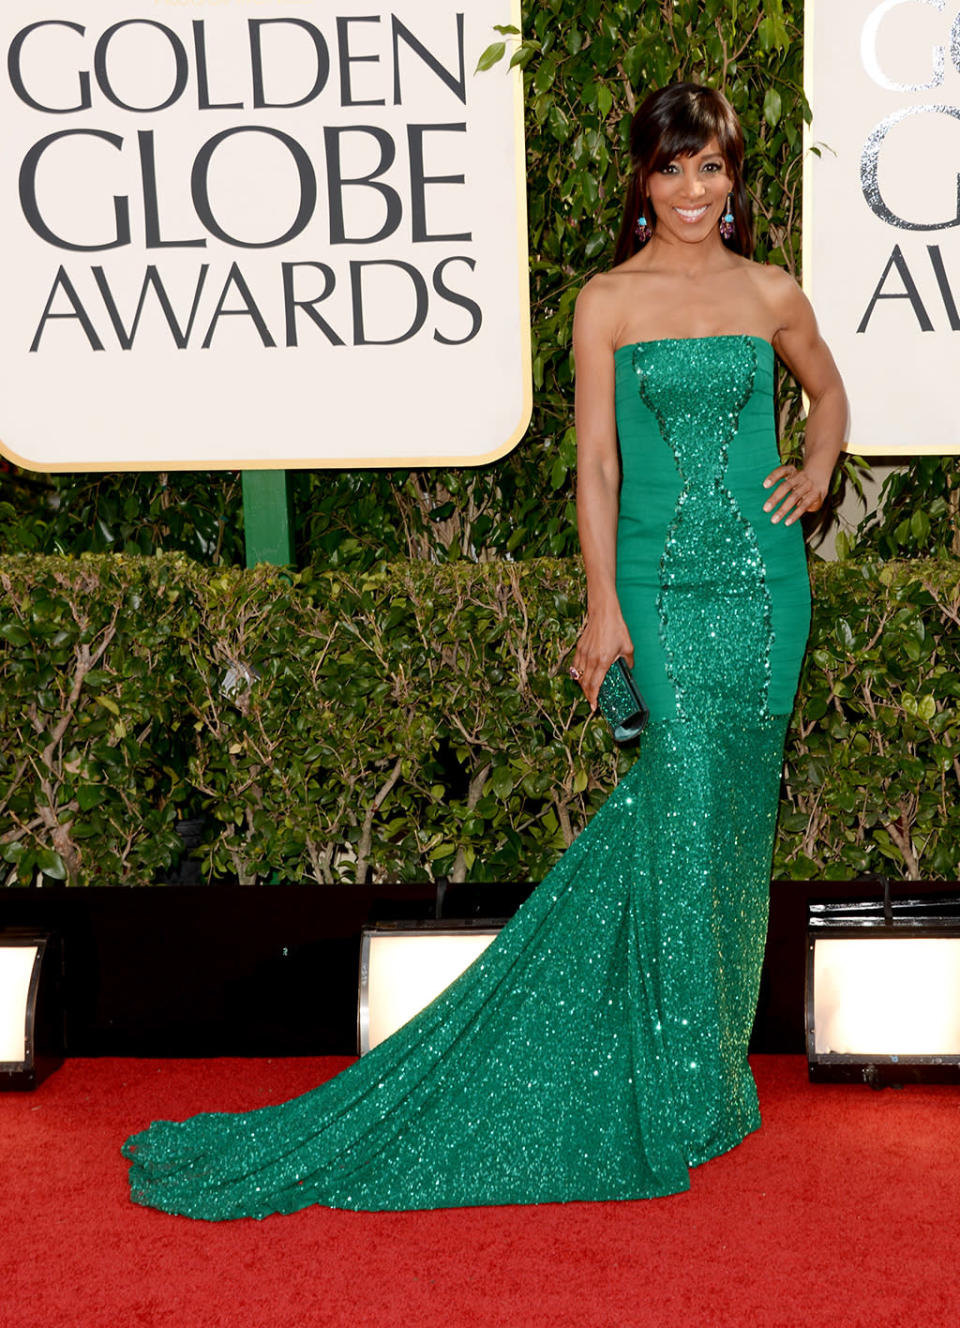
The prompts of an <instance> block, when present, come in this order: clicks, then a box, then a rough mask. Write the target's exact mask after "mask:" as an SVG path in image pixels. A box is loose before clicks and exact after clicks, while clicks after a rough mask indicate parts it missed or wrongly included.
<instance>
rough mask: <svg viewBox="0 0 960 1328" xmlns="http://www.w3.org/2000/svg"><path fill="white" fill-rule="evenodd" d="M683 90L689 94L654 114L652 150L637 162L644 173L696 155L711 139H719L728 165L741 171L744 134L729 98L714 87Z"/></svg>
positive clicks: (733, 169)
mask: <svg viewBox="0 0 960 1328" xmlns="http://www.w3.org/2000/svg"><path fill="white" fill-rule="evenodd" d="M683 92H685V93H686V95H681V96H680V97H676V98H672V99H670V100H672V101H673V104H672V105H669V104H667V105H662V106H661V107H658V110H660V111H661V114H659V115H658V114H655V115H654V116H653V117H651V118H652V119H653V121H654V123H653V124H651V125H650V127H649V128H650V130H652V132H651V133H648V135H647V136H646V137H647V143H648V144H649V154H644V156H645V160H642V161H641V162H638V163H637V164H638V165H639V166H640V168H641V169H642V170H643V172H644V173H645V174H650V173H652V172H654V171H659V170H662V169H663V167H664V166H668V165H669V164H670V162H671V161H673V160H674V158H675V157H693V156H695V155H696V154H697V153H698V152H702V151H703V149H704V148H705V147H706V146H707V144H708V143H709V142H710V140H711V139H716V140H717V145H718V147H719V149H720V154H721V156H722V157H723V158H724V161H725V162H726V164H727V166H728V167H729V168H730V169H731V170H732V171H733V172H734V174H739V170H740V167H741V164H742V161H743V134H742V131H741V129H740V124H739V121H738V120H737V118H736V115H735V114H734V113H733V111H732V108H731V107H730V105H729V103H728V102H727V100H726V98H725V97H723V96H722V95H720V94H719V93H717V92H715V91H714V90H713V89H712V88H697V89H696V90H692V89H683ZM666 100H667V99H666V98H665V99H664V101H666ZM657 122H659V123H657ZM645 146H646V145H645Z"/></svg>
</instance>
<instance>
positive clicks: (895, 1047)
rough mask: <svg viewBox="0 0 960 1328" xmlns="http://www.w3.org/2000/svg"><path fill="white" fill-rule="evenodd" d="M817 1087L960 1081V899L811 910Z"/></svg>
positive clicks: (811, 1029) (809, 996)
mask: <svg viewBox="0 0 960 1328" xmlns="http://www.w3.org/2000/svg"><path fill="white" fill-rule="evenodd" d="M806 1007H807V1060H808V1063H809V1068H810V1078H811V1079H812V1080H815V1081H817V1080H833V1081H857V1082H866V1083H874V1084H883V1083H891V1082H906V1081H918V1080H930V1081H937V1082H958V1083H960V896H953V895H944V896H935V897H934V896H927V897H925V898H923V899H902V900H897V901H893V902H891V900H890V898H889V894H888V895H887V898H886V900H885V902H884V903H880V902H878V901H877V900H860V901H850V902H844V903H820V904H817V903H814V904H811V905H810V910H809V917H808V930H807V987H806Z"/></svg>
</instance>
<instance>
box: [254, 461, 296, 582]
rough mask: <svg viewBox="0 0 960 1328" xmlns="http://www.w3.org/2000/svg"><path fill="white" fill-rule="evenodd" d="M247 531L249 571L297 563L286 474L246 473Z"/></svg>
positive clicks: (277, 471)
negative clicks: (294, 556)
mask: <svg viewBox="0 0 960 1328" xmlns="http://www.w3.org/2000/svg"><path fill="white" fill-rule="evenodd" d="M243 529H244V539H245V541H246V549H247V566H248V567H256V565H257V563H274V564H275V565H276V566H277V567H289V566H290V565H291V564H292V563H293V504H292V501H291V493H290V484H289V482H288V477H287V472H286V471H285V470H245V471H244V472H243Z"/></svg>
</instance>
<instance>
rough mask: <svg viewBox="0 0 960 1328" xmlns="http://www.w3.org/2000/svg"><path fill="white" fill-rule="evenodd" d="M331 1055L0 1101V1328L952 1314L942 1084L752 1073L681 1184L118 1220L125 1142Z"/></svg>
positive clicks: (953, 1115) (547, 1323)
mask: <svg viewBox="0 0 960 1328" xmlns="http://www.w3.org/2000/svg"><path fill="white" fill-rule="evenodd" d="M342 1064H344V1062H342V1061H336V1060H332V1059H326V1060H323V1061H313V1060H287V1061H269V1060H257V1061H241V1060H218V1061H130V1060H74V1061H69V1062H67V1064H66V1065H65V1066H64V1067H63V1068H62V1069H61V1070H59V1071H57V1073H56V1074H55V1075H53V1077H52V1078H50V1079H49V1080H47V1082H46V1083H45V1084H43V1085H41V1087H40V1088H39V1089H38V1090H37V1092H36V1093H32V1094H28V1093H24V1094H4V1095H2V1096H0V1168H2V1170H0V1242H2V1245H0V1323H2V1324H3V1328H8V1326H9V1328H152V1326H153V1325H168V1324H169V1325H176V1328H220V1326H221V1325H222V1328H287V1325H301V1324H302V1325H304V1328H328V1325H329V1326H335V1328H341V1325H342V1326H343V1328H349V1326H350V1325H354V1324H356V1325H364V1326H365V1328H368V1326H369V1328H401V1326H402V1328H474V1325H476V1328H488V1325H496V1326H497V1328H500V1326H501V1325H502V1326H503V1328H565V1326H567V1325H569V1328H646V1326H647V1325H652V1326H653V1328H674V1325H677V1326H678V1328H679V1325H683V1328H728V1326H729V1328H750V1326H751V1325H762V1326H763V1328H781V1326H782V1328H797V1326H798V1325H804V1326H807V1325H814V1328H817V1326H819V1325H829V1326H830V1328H834V1326H835V1325H836V1326H837V1328H846V1326H847V1325H850V1326H851V1328H861V1325H862V1328H868V1325H869V1326H870V1328H886V1326H887V1325H891V1326H892V1325H901V1324H902V1325H910V1326H911V1328H913V1326H914V1325H918V1324H924V1325H932V1326H934V1328H940V1325H944V1326H946V1325H950V1328H952V1325H953V1324H954V1323H955V1322H956V1320H957V1317H958V1313H960V1290H958V1287H960V1275H958V1272H957V1254H958V1251H960V1090H957V1089H955V1088H950V1087H940V1086H937V1087H910V1088H905V1089H902V1090H893V1089H886V1090H884V1091H883V1092H873V1091H871V1090H870V1089H869V1088H866V1087H863V1088H861V1087H859V1086H832V1085H830V1086H825V1085H818V1086H812V1085H810V1084H808V1083H807V1080H806V1062H805V1061H804V1060H803V1059H802V1058H800V1057H793V1056H789V1057H788V1056H783V1057H780V1056H760V1057H757V1058H755V1059H754V1061H753V1065H754V1069H755V1072H756V1075H757V1082H758V1085H759V1088H760V1101H761V1107H762V1109H763V1113H764V1126H763V1129H762V1130H761V1131H760V1132H759V1133H758V1134H755V1135H753V1136H751V1137H750V1138H749V1139H748V1140H747V1141H746V1142H745V1143H744V1144H743V1145H741V1147H740V1148H738V1149H736V1150H734V1152H732V1153H730V1154H728V1155H727V1156H725V1157H722V1158H718V1159H717V1160H716V1161H714V1162H711V1163H708V1164H707V1165H706V1166H705V1167H703V1168H701V1169H700V1170H699V1171H696V1172H694V1176H693V1188H692V1190H691V1191H690V1193H688V1194H683V1195H677V1196H674V1197H673V1198H669V1199H653V1200H647V1201H644V1202H634V1203H622V1204H569V1205H552V1206H545V1207H542V1208H491V1209H470V1210H460V1211H454V1212H438V1213H411V1214H407V1213H377V1214H366V1213H335V1212H329V1211H324V1210H321V1209H307V1210H306V1211H304V1212H302V1213H297V1214H294V1215H293V1216H291V1217H273V1218H268V1219H267V1220H266V1221H264V1222H262V1223H256V1222H252V1221H248V1220H245V1221H241V1222H232V1223H223V1224H220V1225H210V1224H207V1223H193V1222H189V1221H187V1220H185V1219H183V1218H176V1217H168V1216H166V1215H164V1214H161V1213H155V1212H152V1211H148V1210H145V1209H141V1208H137V1207H135V1206H134V1205H133V1204H130V1203H129V1202H128V1200H127V1196H126V1167H125V1165H124V1162H123V1159H122V1158H121V1157H120V1155H119V1152H118V1149H119V1145H120V1143H121V1141H122V1139H123V1138H124V1136H125V1135H126V1134H128V1133H130V1132H131V1131H133V1130H135V1129H139V1128H141V1127H142V1126H143V1125H144V1124H146V1123H147V1121H149V1120H150V1119H151V1118H154V1117H160V1116H168V1117H172V1118H176V1117H180V1116H185V1115H189V1114H191V1113H192V1112H195V1111H199V1110H227V1111H233V1110H239V1109H242V1108H246V1107H250V1106H254V1105H261V1104H264V1103H267V1102H272V1101H280V1100H282V1099H284V1098H286V1097H290V1096H292V1095H294V1094H296V1093H299V1092H302V1091H303V1090H304V1089H306V1088H309V1087H311V1086H312V1085H313V1084H315V1083H316V1082H318V1081H319V1080H320V1079H322V1078H324V1077H326V1076H328V1075H330V1074H332V1073H333V1072H334V1071H335V1070H336V1069H337V1068H339V1066H340V1065H342Z"/></svg>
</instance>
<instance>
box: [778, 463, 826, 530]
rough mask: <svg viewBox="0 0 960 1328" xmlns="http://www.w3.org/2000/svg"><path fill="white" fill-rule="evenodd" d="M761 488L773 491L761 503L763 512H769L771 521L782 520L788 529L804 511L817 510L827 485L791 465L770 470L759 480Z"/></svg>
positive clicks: (821, 504) (821, 502)
mask: <svg viewBox="0 0 960 1328" xmlns="http://www.w3.org/2000/svg"><path fill="white" fill-rule="evenodd" d="M774 486H776V487H774ZM763 487H764V488H765V489H773V493H772V494H771V495H770V497H769V498H768V499H767V501H766V502H765V503H764V504H763V510H764V511H765V512H773V516H772V517H771V518H770V520H771V521H773V522H774V523H776V522H777V521H781V520H782V521H784V525H787V526H792V525H793V523H794V521H797V520H799V518H800V517H801V516H803V514H804V512H816V511H819V509H820V508H821V507H822V506H823V501H824V499H825V498H826V496H827V485H826V484H824V482H823V481H822V480H821V479H820V477H819V476H815V475H812V474H810V473H809V472H808V471H807V470H806V469H805V468H804V469H803V470H798V469H797V467H796V466H793V465H786V466H777V467H776V468H775V469H774V470H771V472H770V474H769V475H768V476H767V478H766V479H765V480H764V481H763ZM784 518H786V519H785V520H784Z"/></svg>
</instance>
